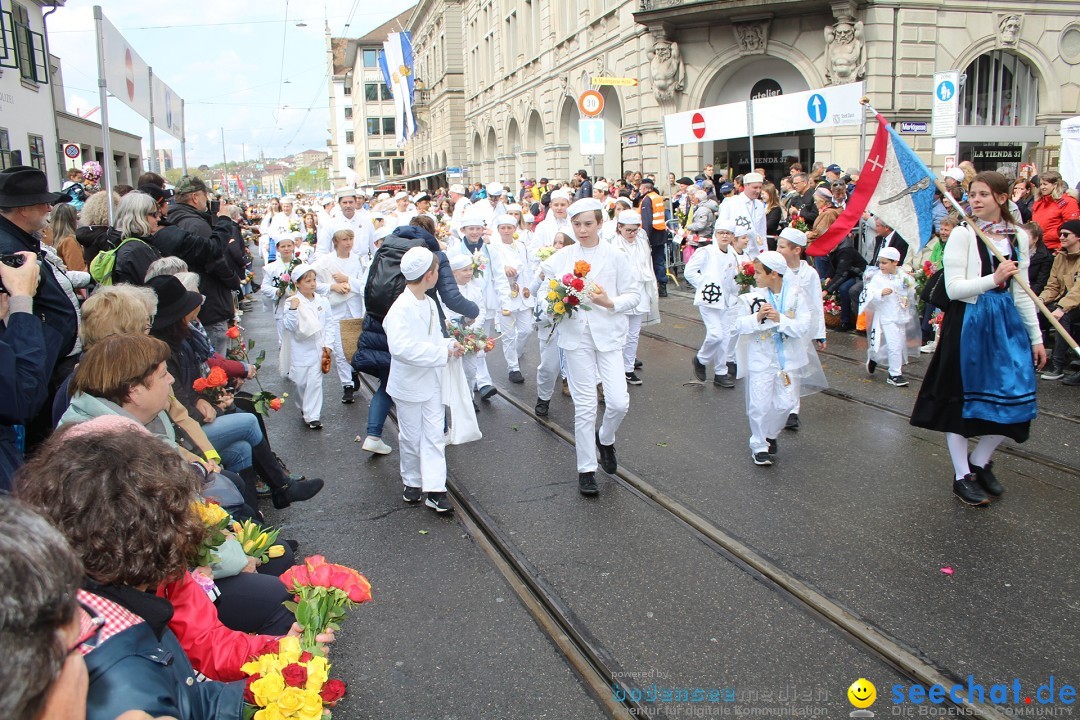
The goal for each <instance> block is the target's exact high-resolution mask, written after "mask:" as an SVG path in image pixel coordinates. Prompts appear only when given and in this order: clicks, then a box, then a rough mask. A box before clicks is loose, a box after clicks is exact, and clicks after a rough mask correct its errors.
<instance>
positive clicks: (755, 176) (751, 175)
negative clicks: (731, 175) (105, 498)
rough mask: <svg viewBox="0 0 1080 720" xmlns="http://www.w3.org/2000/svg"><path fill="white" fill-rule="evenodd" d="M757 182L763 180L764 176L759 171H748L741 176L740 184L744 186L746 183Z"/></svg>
mask: <svg viewBox="0 0 1080 720" xmlns="http://www.w3.org/2000/svg"><path fill="white" fill-rule="evenodd" d="M759 182H765V178H764V177H763V176H762V174H761V173H756V172H748V173H746V174H745V175H743V176H742V184H743V186H744V187H745V186H746V185H749V184H750V183H759Z"/></svg>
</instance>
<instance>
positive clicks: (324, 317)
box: [282, 293, 332, 367]
mask: <svg viewBox="0 0 1080 720" xmlns="http://www.w3.org/2000/svg"><path fill="white" fill-rule="evenodd" d="M293 297H297V298H300V303H299V304H298V305H297V308H296V309H295V310H294V309H293V308H291V307H290V305H291V304H292V298H290V299H289V300H286V301H285V302H284V303H282V304H283V305H284V307H285V315H284V318H283V319H282V326H283V327H284V328H285V331H286V332H288V333H289V334H290V335H291V337H290V338H289V343H290V350H289V352H290V362H291V363H292V365H293V366H294V367H306V366H310V365H317V364H319V363H321V362H322V351H323V348H324V347H329V346H330V343H329V337H330V330H329V327H330V323H331V321H332V315H331V312H330V303H328V302H327V301H326V298H324V297H323V296H322V295H315V296H314V298H312V299H311V300H308V299H307V298H306V297H304V296H303V295H301V294H300V293H297V294H296V295H294V296H293ZM301 313H310V315H309V317H311V318H313V319H314V320H315V321H316V322H315V323H314V324H313V325H312V326H311V327H308V326H307V324H306V323H305V322H303V321H302V318H301ZM306 330H315V331H314V332H313V333H312V334H310V335H307V334H305V331H306Z"/></svg>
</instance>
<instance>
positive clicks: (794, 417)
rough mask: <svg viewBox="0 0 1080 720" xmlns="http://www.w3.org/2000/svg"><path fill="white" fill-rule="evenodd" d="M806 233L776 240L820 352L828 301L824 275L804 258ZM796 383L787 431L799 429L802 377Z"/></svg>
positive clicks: (787, 232)
mask: <svg viewBox="0 0 1080 720" xmlns="http://www.w3.org/2000/svg"><path fill="white" fill-rule="evenodd" d="M806 243H807V239H806V233H804V232H803V231H802V230H798V229H796V228H793V227H786V228H784V229H783V230H781V231H780V237H779V238H778V239H777V241H776V250H777V252H779V253H780V254H781V255H783V256H784V259H785V260H787V264H788V270H787V272H786V273H784V284H785V285H793V286H795V287H798V288H799V292H801V293H802V297H801V298H800V300H799V301H800V302H801V303H803V304H805V305H806V307H807V308H808V309H809V310H810V334H809V337H810V338H813V340H814V342H816V343H817V349H818V350H824V349H825V342H826V340H825V302H824V300H823V299H822V297H821V276H820V275H818V272H817V270H816V269H815V268H814V266H813V265H812V264H810V263H808V262H807V261H806V260H805V258H804V257H803V255H804V253H805V252H806ZM793 382H794V383H795V409H794V410H792V411H791V414H790V415H788V419H787V423H785V425H784V428H785V429H786V430H798V429H799V410H800V408H801V407H802V398H800V397H799V386H798V377H797V376H796V377H795V378H794V379H793Z"/></svg>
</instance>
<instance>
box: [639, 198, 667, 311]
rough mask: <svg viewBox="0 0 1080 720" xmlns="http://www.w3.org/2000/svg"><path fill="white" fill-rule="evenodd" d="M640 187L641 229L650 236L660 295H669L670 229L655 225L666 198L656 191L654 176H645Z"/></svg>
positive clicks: (654, 269) (650, 246)
mask: <svg viewBox="0 0 1080 720" xmlns="http://www.w3.org/2000/svg"><path fill="white" fill-rule="evenodd" d="M639 188H640V190H641V206H640V207H641V229H642V230H644V231H645V234H646V235H647V236H648V238H649V250H650V252H651V253H652V261H653V273H654V274H655V275H656V282H657V285H658V288H659V294H660V297H667V296H668V294H667V244H668V231H667V227H666V226H665V227H664V228H663V229H660V228H657V227H655V225H656V224H657V223H656V222H655V219H656V218H658V217H659V213H662V212H664V211H665V208H664V207H663V203H664V199H663V198H662V197H660V195H659V194H657V193H656V190H655V188H654V186H653V179H652V178H644V179H643V180H642V181H641V184H640V185H639ZM656 205H658V206H656ZM654 206H656V207H654Z"/></svg>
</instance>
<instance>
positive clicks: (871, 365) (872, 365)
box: [866, 360, 877, 375]
mask: <svg viewBox="0 0 1080 720" xmlns="http://www.w3.org/2000/svg"><path fill="white" fill-rule="evenodd" d="M875 370H877V363H876V362H874V361H873V360H867V361H866V372H868V373H870V374H871V375H873V374H874V371H875Z"/></svg>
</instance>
